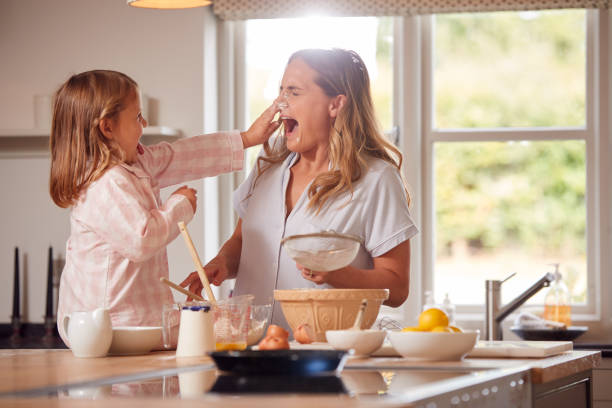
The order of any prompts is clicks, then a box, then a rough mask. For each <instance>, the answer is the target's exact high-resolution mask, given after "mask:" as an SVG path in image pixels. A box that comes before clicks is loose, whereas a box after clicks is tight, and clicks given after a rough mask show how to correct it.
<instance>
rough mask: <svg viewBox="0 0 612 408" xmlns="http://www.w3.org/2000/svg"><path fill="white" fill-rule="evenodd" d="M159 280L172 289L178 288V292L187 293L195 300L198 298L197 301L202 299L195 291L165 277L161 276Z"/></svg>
mask: <svg viewBox="0 0 612 408" xmlns="http://www.w3.org/2000/svg"><path fill="white" fill-rule="evenodd" d="M159 281H160V282H161V283H165V284H166V285H168V286H170V287H171V288H172V289H174V290H178V291H179V292H181V293H182V294H183V295H187V296H189V297H191V298H193V299H195V300H199V301H202V302H203V301H204V298H203V297H202V296H200V295H196V294H195V293H193V292H191V291H189V290H187V289H185V288H183V287H182V286H179V285H177V284H176V283H174V282H172V281H171V280H168V279H166V278H164V277H163V276H162V277H161V278H159Z"/></svg>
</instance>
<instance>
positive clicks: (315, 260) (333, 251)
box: [281, 231, 361, 272]
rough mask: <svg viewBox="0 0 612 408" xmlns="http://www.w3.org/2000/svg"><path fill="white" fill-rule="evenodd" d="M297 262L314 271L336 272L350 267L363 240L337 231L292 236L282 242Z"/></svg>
mask: <svg viewBox="0 0 612 408" xmlns="http://www.w3.org/2000/svg"><path fill="white" fill-rule="evenodd" d="M281 244H282V245H283V247H284V248H285V251H286V252H287V254H288V255H289V256H290V257H291V259H293V260H294V261H295V262H297V263H299V264H300V265H302V266H304V267H306V268H308V269H310V270H313V271H322V272H328V271H335V270H336V269H340V268H344V267H345V266H347V265H349V264H350V263H351V262H353V259H355V256H357V252H358V251H359V246H360V245H361V240H360V239H359V238H357V237H354V236H352V235H347V234H339V233H337V232H335V231H322V232H317V233H313V234H302V235H292V236H290V237H286V238H284V239H283V240H282V241H281Z"/></svg>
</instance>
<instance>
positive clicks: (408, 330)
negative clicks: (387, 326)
mask: <svg viewBox="0 0 612 408" xmlns="http://www.w3.org/2000/svg"><path fill="white" fill-rule="evenodd" d="M402 331H403V332H410V331H423V330H422V329H421V328H420V327H418V326H408V327H404V328H403V329H402Z"/></svg>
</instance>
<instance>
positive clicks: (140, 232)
mask: <svg viewBox="0 0 612 408" xmlns="http://www.w3.org/2000/svg"><path fill="white" fill-rule="evenodd" d="M113 176H114V177H104V178H103V179H101V180H100V182H101V183H97V184H96V185H95V186H92V187H91V188H90V189H89V190H88V191H87V195H86V198H85V202H84V203H83V205H81V206H80V209H79V212H78V214H76V215H77V220H78V221H79V222H81V223H83V224H85V225H87V227H88V229H90V230H91V231H92V232H94V233H95V234H97V235H99V236H100V238H101V240H102V241H104V242H106V243H108V244H109V245H110V246H111V248H112V249H113V250H114V251H116V252H118V253H119V254H121V255H122V256H124V257H126V258H127V259H129V260H130V261H134V262H142V261H144V260H146V259H148V258H150V257H151V256H153V254H155V253H156V252H157V251H159V250H160V249H163V248H165V247H166V245H168V244H169V243H170V242H171V241H172V240H174V239H175V238H176V237H177V236H178V234H179V233H180V231H179V229H178V226H177V223H178V222H179V221H183V222H185V223H188V222H189V221H191V219H192V218H193V215H194V212H193V208H192V207H191V204H190V203H189V200H187V198H186V197H184V196H182V195H179V194H175V195H172V196H170V198H168V200H167V201H166V203H165V204H164V205H162V206H161V207H160V208H154V209H149V208H151V207H147V205H146V204H145V203H146V200H148V199H150V196H147V195H146V194H145V191H146V190H145V189H142V186H139V185H135V184H134V183H133V181H132V180H129V179H127V178H125V177H122V176H121V175H120V174H117V173H115V174H113Z"/></svg>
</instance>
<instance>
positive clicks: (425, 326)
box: [419, 307, 448, 331]
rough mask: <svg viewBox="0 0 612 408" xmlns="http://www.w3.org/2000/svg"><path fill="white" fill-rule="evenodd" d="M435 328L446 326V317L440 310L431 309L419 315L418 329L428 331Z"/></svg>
mask: <svg viewBox="0 0 612 408" xmlns="http://www.w3.org/2000/svg"><path fill="white" fill-rule="evenodd" d="M437 326H448V316H446V313H444V312H443V311H442V310H440V309H438V308H435V307H432V308H431V309H427V310H425V311H424V312H423V313H421V314H420V315H419V327H420V328H421V330H423V331H429V330H431V329H433V328H434V327H437Z"/></svg>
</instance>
